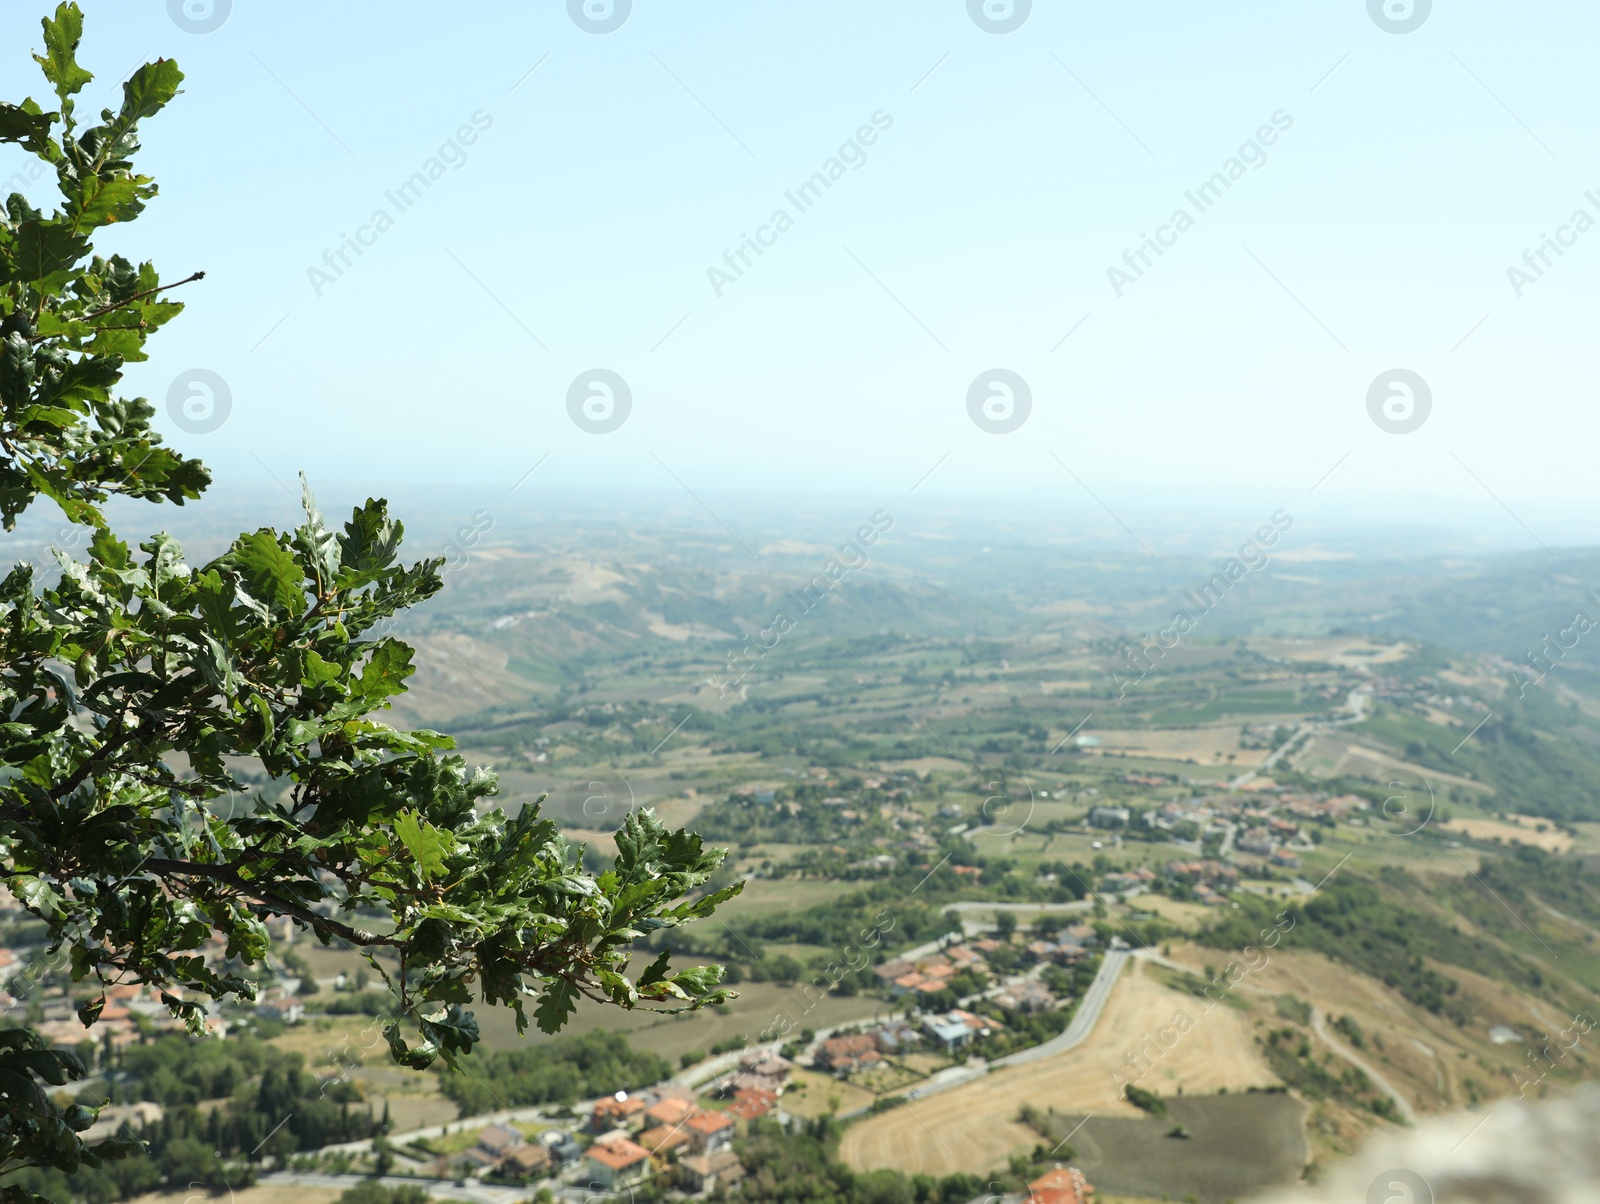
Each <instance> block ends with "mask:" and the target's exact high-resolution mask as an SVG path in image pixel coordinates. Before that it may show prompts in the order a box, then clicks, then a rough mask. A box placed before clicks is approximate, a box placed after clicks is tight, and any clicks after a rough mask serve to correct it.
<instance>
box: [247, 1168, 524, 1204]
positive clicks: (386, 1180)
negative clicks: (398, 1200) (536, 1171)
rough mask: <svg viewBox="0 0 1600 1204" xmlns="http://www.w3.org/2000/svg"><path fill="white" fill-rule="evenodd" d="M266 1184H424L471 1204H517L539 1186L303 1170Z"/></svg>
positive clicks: (268, 1178)
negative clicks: (379, 1176) (375, 1177)
mask: <svg viewBox="0 0 1600 1204" xmlns="http://www.w3.org/2000/svg"><path fill="white" fill-rule="evenodd" d="M260 1181H261V1182H262V1183H263V1184H272V1185H273V1186H277V1187H331V1188H333V1189H334V1190H336V1191H347V1190H349V1189H350V1188H352V1187H354V1186H356V1184H358V1183H381V1184H383V1186H385V1187H420V1188H423V1189H425V1190H426V1191H427V1193H428V1194H429V1195H431V1196H434V1197H437V1198H438V1199H441V1200H466V1201H467V1202H468V1204H516V1202H517V1201H520V1200H527V1199H531V1198H532V1196H533V1194H534V1192H535V1191H537V1190H538V1188H537V1187H500V1186H497V1185H492V1184H488V1183H474V1182H472V1181H470V1180H469V1181H468V1182H467V1183H466V1184H465V1185H460V1184H457V1183H454V1182H452V1181H451V1180H449V1179H410V1178H407V1177H405V1176H404V1175H385V1176H384V1177H383V1178H381V1179H374V1178H371V1177H369V1176H366V1175H323V1174H311V1173H306V1172H303V1171H274V1172H272V1173H271V1174H269V1175H262V1176H261V1180H260Z"/></svg>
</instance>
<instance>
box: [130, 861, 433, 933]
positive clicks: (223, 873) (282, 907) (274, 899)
mask: <svg viewBox="0 0 1600 1204" xmlns="http://www.w3.org/2000/svg"><path fill="white" fill-rule="evenodd" d="M143 868H144V869H147V870H149V871H150V872H151V873H152V874H155V875H157V876H158V877H159V876H162V875H168V874H170V875H176V876H180V877H194V878H210V879H212V880H213V881H216V882H222V883H225V884H226V885H228V886H231V887H233V888H234V889H235V890H236V891H238V892H239V893H241V894H243V895H247V896H249V897H250V898H252V899H254V900H255V901H256V902H257V903H259V904H261V906H263V907H270V908H271V909H272V910H273V911H276V912H280V913H281V914H283V915H286V916H293V917H294V918H295V919H297V920H300V921H302V922H303V923H306V924H310V925H311V926H312V927H313V928H320V929H322V930H323V931H325V932H329V933H332V934H333V935H334V936H338V937H343V938H344V939H345V940H347V941H349V942H350V943H351V944H352V945H362V946H371V945H389V946H392V947H394V948H397V949H398V948H404V947H405V944H406V942H405V941H404V940H403V939H401V938H399V937H392V936H381V935H379V934H378V933H376V932H367V931H366V930H365V929H361V928H352V927H350V925H348V924H341V923H339V921H338V920H335V919H331V918H329V917H328V916H325V915H321V914H319V913H317V912H314V911H312V910H311V909H310V908H308V907H302V906H301V905H300V904H298V903H291V902H290V901H289V900H288V899H285V898H282V897H280V896H278V895H275V894H273V893H272V892H270V891H265V890H262V889H261V884H260V883H259V882H252V881H250V879H248V878H241V877H239V875H238V874H237V873H235V872H234V871H233V870H232V869H230V868H229V867H227V866H225V865H201V864H199V863H198V862H193V861H171V860H169V859H167V858H164V857H151V858H149V859H147V860H146V861H145V862H144V863H143Z"/></svg>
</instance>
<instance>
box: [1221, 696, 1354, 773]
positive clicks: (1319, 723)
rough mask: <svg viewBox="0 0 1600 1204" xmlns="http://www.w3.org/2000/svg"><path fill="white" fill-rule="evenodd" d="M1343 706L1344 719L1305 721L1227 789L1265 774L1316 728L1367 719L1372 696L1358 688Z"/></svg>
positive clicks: (1345, 725)
mask: <svg viewBox="0 0 1600 1204" xmlns="http://www.w3.org/2000/svg"><path fill="white" fill-rule="evenodd" d="M1344 705H1345V709H1346V710H1347V711H1349V712H1350V713H1349V714H1348V715H1346V716H1345V717H1344V718H1342V719H1308V720H1306V722H1304V723H1302V724H1301V725H1300V726H1299V727H1297V728H1295V729H1294V731H1293V732H1291V733H1290V735H1289V738H1288V739H1287V740H1285V741H1284V742H1283V743H1282V744H1280V745H1278V747H1277V748H1275V749H1273V750H1272V752H1271V754H1270V755H1269V756H1268V757H1267V759H1266V760H1264V761H1262V762H1261V764H1260V765H1257V766H1256V767H1255V768H1254V769H1252V770H1249V771H1247V772H1245V773H1241V774H1240V775H1239V776H1238V777H1236V778H1234V779H1233V781H1231V782H1229V783H1228V789H1229V790H1237V789H1239V787H1240V786H1243V785H1244V784H1245V783H1246V782H1248V781H1250V780H1251V779H1252V778H1254V777H1255V776H1256V775H1257V774H1262V773H1266V772H1267V771H1268V770H1270V769H1271V768H1272V767H1273V766H1274V765H1276V764H1277V763H1278V762H1279V761H1281V760H1282V759H1283V758H1284V757H1286V756H1288V755H1289V753H1290V752H1291V751H1292V750H1293V749H1294V747H1295V745H1297V744H1299V743H1300V742H1301V740H1303V739H1305V737H1306V736H1308V735H1309V734H1310V733H1312V732H1314V731H1316V730H1317V729H1318V728H1330V727H1348V726H1349V725H1350V724H1352V723H1360V722H1361V721H1362V720H1364V719H1365V718H1366V717H1367V710H1368V708H1370V707H1371V705H1372V694H1371V693H1370V692H1369V691H1368V690H1367V689H1365V688H1363V687H1359V686H1358V687H1357V688H1356V689H1354V690H1351V691H1350V693H1349V694H1347V695H1346V696H1345V700H1344Z"/></svg>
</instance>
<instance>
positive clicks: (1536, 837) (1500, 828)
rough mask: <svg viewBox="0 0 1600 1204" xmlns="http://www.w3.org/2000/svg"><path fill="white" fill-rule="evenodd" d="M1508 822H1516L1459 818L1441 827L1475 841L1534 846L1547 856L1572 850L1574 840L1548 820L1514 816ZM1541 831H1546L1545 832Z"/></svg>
mask: <svg viewBox="0 0 1600 1204" xmlns="http://www.w3.org/2000/svg"><path fill="white" fill-rule="evenodd" d="M1508 818H1509V819H1511V820H1512V821H1513V822H1511V823H1501V822H1500V821H1499V820H1494V819H1459V818H1458V819H1452V820H1451V821H1450V822H1449V823H1447V824H1443V825H1441V827H1443V828H1444V830H1445V831H1447V832H1461V833H1464V834H1465V835H1467V836H1470V837H1472V838H1473V839H1474V840H1503V841H1504V842H1505V843H1506V844H1512V843H1517V844H1525V845H1531V846H1533V847H1535V848H1540V849H1543V850H1544V851H1545V852H1547V853H1565V852H1567V851H1569V850H1570V849H1571V848H1572V845H1573V840H1572V837H1571V836H1570V835H1568V834H1567V833H1566V832H1563V831H1562V830H1561V829H1560V828H1558V827H1556V826H1555V825H1554V824H1552V823H1551V822H1550V821H1548V820H1540V819H1532V818H1530V817H1528V816H1526V815H1513V816H1509V817H1508ZM1540 828H1543V829H1544V831H1542V832H1541V831H1540V830H1539V829H1540Z"/></svg>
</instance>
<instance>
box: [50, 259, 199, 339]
mask: <svg viewBox="0 0 1600 1204" xmlns="http://www.w3.org/2000/svg"><path fill="white" fill-rule="evenodd" d="M205 278H206V274H205V273H204V272H195V273H194V274H193V275H191V276H186V277H184V278H183V279H182V280H177V281H174V282H173V283H171V284H162V285H157V286H156V287H155V288H147V289H145V291H144V292H142V293H135V294H134V295H133V296H131V297H129V298H128V299H127V300H126V301H118V302H116V303H115V304H112V305H107V306H105V307H104V308H102V309H97V310H95V311H94V312H93V313H87V314H84V315H83V316H82V317H81V318H72V319H70V320H71V321H74V322H92V321H94V319H96V318H99V317H103V316H104V315H106V314H108V313H110V312H111V311H112V310H115V309H121V308H122V307H123V306H124V305H132V304H133V303H134V302H135V301H143V300H144V299H145V298H146V297H153V296H155V295H156V294H157V293H164V292H166V291H167V290H168V289H169V288H180V287H181V286H183V285H185V284H193V283H194V282H195V281H197V280H204V279H205ZM42 300H43V299H42V298H41V301H42ZM36 324H37V323H36ZM96 329H97V330H112V329H124V328H122V327H105V326H102V327H96ZM58 337H59V336H58V335H53V334H36V335H34V336H33V337H32V338H31V339H29V340H28V342H30V343H37V342H40V341H41V340H43V339H53V338H58Z"/></svg>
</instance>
